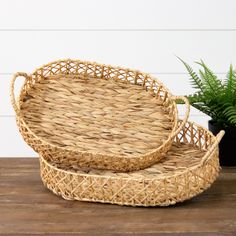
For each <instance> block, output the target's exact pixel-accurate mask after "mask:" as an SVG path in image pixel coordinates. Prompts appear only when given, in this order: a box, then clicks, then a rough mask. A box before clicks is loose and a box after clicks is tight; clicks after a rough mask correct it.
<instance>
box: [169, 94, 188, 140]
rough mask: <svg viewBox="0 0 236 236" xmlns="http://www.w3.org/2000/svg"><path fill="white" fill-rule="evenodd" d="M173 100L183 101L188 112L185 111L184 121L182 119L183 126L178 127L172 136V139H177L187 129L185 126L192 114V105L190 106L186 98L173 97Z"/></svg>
mask: <svg viewBox="0 0 236 236" xmlns="http://www.w3.org/2000/svg"><path fill="white" fill-rule="evenodd" d="M172 99H173V100H175V101H176V100H183V102H184V103H185V105H186V111H185V115H184V119H182V122H181V124H180V125H179V126H178V128H177V129H176V130H175V131H174V132H173V134H172V137H175V136H176V135H178V134H179V132H180V131H181V130H182V129H183V128H184V127H185V124H186V123H187V121H188V117H189V113H190V104H189V101H188V99H187V98H186V97H184V96H173V97H172Z"/></svg>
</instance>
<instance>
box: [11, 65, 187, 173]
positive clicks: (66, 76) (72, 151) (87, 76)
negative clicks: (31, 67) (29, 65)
mask: <svg viewBox="0 0 236 236" xmlns="http://www.w3.org/2000/svg"><path fill="white" fill-rule="evenodd" d="M18 76H24V77H25V78H26V80H25V83H24V86H23V88H22V90H21V93H20V97H19V102H18V103H17V102H16V101H15V96H14V82H15V80H16V78H17V77H18ZM75 80H77V81H85V82H86V80H87V81H88V80H89V83H90V82H91V81H97V84H95V83H94V84H93V83H92V84H90V86H91V87H90V90H92V86H94V87H96V86H97V87H98V85H99V84H102V86H103V87H105V86H104V82H106V81H107V84H108V82H109V86H110V85H112V83H114V84H116V86H117V84H121V85H122V86H124V87H126V88H128V89H129V88H135V91H136V93H137V94H136V95H138V93H140V94H142V93H143V91H146V93H147V92H148V93H147V94H148V96H150V95H151V96H150V98H152V99H154V98H155V100H156V101H155V103H156V106H158V105H159V106H160V105H161V107H162V108H163V110H162V112H163V113H158V112H156V113H154V114H156V117H155V115H154V116H153V120H151V121H150V126H147V127H145V129H140V130H141V131H140V132H142V133H141V134H142V135H140V140H136V139H129V140H126V142H124V140H122V144H123V145H124V147H122V148H123V149H122V150H118V148H119V147H121V146H122V144H121V143H117V140H118V141H119V138H117V139H116V143H115V144H113V146H112V143H109V146H111V149H110V150H108V148H107V146H106V145H107V144H104V146H101V145H97V144H96V142H94V143H92V141H91V142H90V143H89V141H88V142H87V146H86V142H84V139H83V140H82V141H81V142H80V143H79V144H77V145H78V146H76V145H74V144H73V145H74V146H73V145H72V144H71V143H73V142H75V138H74V136H76V135H77V133H75V132H73V130H72V129H73V128H74V126H73V125H71V127H72V129H71V128H70V129H68V130H67V132H64V133H63V135H62V136H60V134H61V133H62V132H61V131H60V130H59V127H63V116H62V115H61V114H60V113H59V112H57V113H54V114H53V113H52V116H49V115H48V116H47V117H46V119H47V120H48V121H49V122H48V123H47V127H46V128H47V130H46V132H47V133H48V134H49V136H50V135H51V137H52V139H48V138H47V137H46V136H45V135H44V134H43V128H44V130H45V127H44V126H43V125H42V123H40V120H38V119H37V117H38V115H39V114H40V113H39V114H37V111H40V108H41V107H42V106H44V109H45V107H46V105H45V104H46V102H47V103H48V104H49V106H48V107H49V108H48V109H52V108H53V107H56V105H57V104H58V105H59V106H64V105H65V104H66V101H67V100H66V99H67V98H68V97H69V96H68V94H69V95H71V94H73V93H75V91H77V90H76V89H75V88H73V87H74V86H75V85H76V83H73V81H75ZM48 82H50V83H48ZM105 84H106V83H105ZM44 85H45V86H44ZM46 85H47V86H48V88H50V89H49V90H48V91H49V92H48V94H51V95H52V96H45V97H44V96H43V93H38V94H37V93H36V92H35V91H36V89H38V91H40V92H41V91H43V89H45V88H46ZM121 85H119V86H121ZM69 86H71V87H69ZM100 88H101V86H100V87H98V89H100ZM112 88H114V86H113V87H112ZM53 89H54V90H56V92H57V93H59V95H60V97H59V98H60V99H53V94H54V93H53V92H52V91H53ZM118 89H119V88H118ZM128 89H127V90H128ZM140 90H142V91H140ZM45 91H46V90H45ZM106 91H108V90H106ZM128 91H129V90H128ZM130 91H131V90H130ZM137 91H138V92H137ZM34 92H35V93H34ZM110 94H111V93H109V95H110ZM124 94H125V93H124ZM124 94H123V95H124ZM34 95H35V97H36V98H37V99H38V100H37V99H35V100H34V102H38V101H40V103H38V104H37V103H36V104H35V103H32V104H31V105H29V104H27V101H33V99H32V97H34ZM76 95H78V93H76ZM131 95H135V94H132V93H131ZM11 97H12V104H13V107H14V109H15V111H16V118H17V124H18V126H19V130H20V132H21V134H22V136H23V138H24V139H25V141H26V142H27V143H28V144H29V145H30V146H31V147H32V148H33V149H34V150H35V151H36V152H38V153H39V154H40V155H42V156H44V157H45V158H47V160H51V161H56V162H57V163H60V164H68V165H71V166H72V165H75V166H79V167H92V168H98V169H113V170H119V171H132V170H139V169H144V168H146V167H148V166H150V165H152V164H154V163H156V162H157V161H159V160H161V159H162V158H163V157H164V155H165V153H166V152H167V151H168V150H169V149H170V147H171V145H172V142H173V140H174V137H175V136H176V134H177V133H179V131H180V129H181V128H182V127H183V126H184V124H185V123H186V121H187V118H188V115H189V106H187V109H186V115H185V118H184V120H183V122H182V124H181V125H180V127H178V125H177V120H178V111H177V108H176V104H175V99H177V98H178V97H173V96H172V95H171V93H170V92H169V91H168V90H167V89H166V88H165V86H164V85H163V84H162V83H160V82H159V81H157V80H155V79H153V78H152V77H151V76H150V75H148V74H145V73H141V72H139V71H135V70H130V69H123V68H119V67H112V66H107V65H101V64H97V63H90V62H83V61H75V60H61V61H56V62H53V63H49V64H47V65H44V66H42V67H40V68H39V69H36V70H35V72H34V73H33V74H31V75H27V74H25V73H17V74H16V75H15V76H14V78H13V80H12V86H11ZM76 97H78V96H76ZM130 97H132V96H130V95H129V96H127V97H125V96H123V97H122V99H123V100H122V101H126V100H127V101H126V104H124V107H127V104H129V103H131V102H130V101H133V100H131V98H130ZM141 97H145V96H144V95H143V94H142V96H141ZM62 98H63V99H64V100H63V102H62ZM114 98H116V99H111V100H112V101H113V100H114V104H113V105H117V104H119V103H118V102H117V101H119V100H118V98H117V97H114ZM126 98H127V99H126ZM132 99H133V98H132ZM135 99H136V100H137V96H136V98H135ZM181 99H183V100H184V101H185V103H186V104H187V105H188V101H187V99H185V98H181ZM49 100H50V103H49ZM150 100H151V99H150ZM45 101H46V102H45ZM67 103H70V100H68V102H67ZM72 103H73V102H72ZM115 103H116V104H115ZM74 104H76V103H74ZM100 104H101V103H100ZM100 104H98V103H97V106H99V105H100ZM136 105H137V104H135V106H136ZM50 106H51V108H50ZM104 106H105V107H106V106H107V104H105V105H104ZM27 109H28V110H29V111H30V112H27ZM132 109H134V108H132ZM145 109H146V110H145V112H146V111H148V109H149V111H150V110H153V109H154V110H155V107H154V102H153V101H152V102H151V101H150V102H149V103H148V106H146V108H145ZM77 110H78V109H76V106H75V107H74V109H73V111H75V112H74V113H73V112H70V114H69V116H70V117H68V119H67V120H65V122H64V123H66V124H68V123H69V122H71V123H72V124H75V123H76V122H77V124H80V123H81V122H80V121H79V120H78V119H77V118H76V119H77V120H76V121H75V120H73V117H75V115H76V111H77ZM91 110H92V109H90V110H89V111H91ZM120 111H122V109H121V110H120ZM108 113H109V112H108ZM136 113H137V112H136ZM45 114H49V113H46V112H45V113H43V115H44V118H45ZM94 114H95V116H96V114H99V112H98V113H96V112H95V113H94ZM40 115H42V113H41V114H40ZM77 115H78V114H77ZM79 115H80V116H81V114H79ZM152 115H153V114H152ZM158 115H159V121H158ZM165 116H166V117H165ZM77 117H79V116H77ZM150 117H151V116H150V113H147V114H146V117H145V116H144V118H143V123H145V122H146V123H147V118H148V119H150ZM54 118H55V120H56V122H59V123H60V125H58V126H57V127H55V126H53V125H52V122H53V119H54ZM134 118H135V117H132V116H131V117H130V120H129V122H130V121H131V120H132V121H133V124H134V123H135V119H134ZM167 118H168V119H167ZM32 119H34V123H32V124H31V125H30V124H29V122H28V123H27V121H28V120H32ZM96 119H98V118H97V117H96ZM103 120H104V119H103ZM103 120H102V119H101V121H103ZM120 120H122V119H120ZM138 120H140V121H142V119H141V118H140V117H139V118H138ZM165 120H166V121H168V122H169V123H168V122H167V123H168V124H167V125H166V126H165V125H164V123H165V122H164V121H165ZM148 121H149V120H148ZM56 122H55V123H56ZM106 122H107V123H105V124H103V123H101V124H102V125H103V126H104V125H107V124H108V123H109V122H108V121H106ZM155 122H156V123H157V124H156V123H155ZM158 122H159V123H158ZM129 124H130V123H129ZM129 124H128V125H129ZM154 124H155V125H156V126H157V127H158V125H159V128H160V127H162V131H161V132H159V134H160V133H161V135H160V137H159V141H161V142H154V140H158V136H155V132H157V130H155V129H154ZM122 125H124V123H122ZM86 126H87V127H88V126H89V124H86ZM86 126H84V127H86ZM34 127H35V128H34ZM65 127H66V125H65ZM68 127H69V126H67V127H66V128H68ZM81 127H82V126H80V128H81ZM107 127H108V128H109V126H107ZM141 128H142V127H141ZM109 130H110V129H109ZM135 130H137V129H135ZM143 130H145V132H146V133H145V132H143ZM56 131H58V133H56ZM82 131H83V133H84V134H86V137H85V138H87V140H88V139H91V138H92V136H93V135H91V134H94V137H95V136H96V135H97V133H99V132H100V130H98V132H97V133H94V130H92V129H90V130H87V131H86V130H82V129H81V132H82ZM115 131H116V130H115ZM131 131H132V130H131ZM89 132H90V133H91V134H90V133H89ZM126 132H127V133H126V136H129V133H128V129H126ZM147 132H149V133H150V132H152V133H151V134H150V136H148V135H147ZM73 133H74V134H73ZM119 134H121V132H120V130H119ZM130 134H132V132H130ZM73 135H74V136H73ZM88 135H90V136H89V137H88ZM109 135H110V134H109ZM109 135H107V134H105V135H104V136H105V141H107V142H110V140H109ZM145 135H146V136H145ZM84 136H85V135H84ZM130 136H132V135H130ZM151 136H152V139H153V141H152V139H151ZM133 137H136V138H137V137H138V134H136V133H135V134H134V135H133ZM143 137H145V138H146V140H145V139H143ZM147 137H149V138H147ZM60 140H61V142H60ZM68 140H69V141H68ZM70 140H72V141H71V142H70ZM59 142H60V143H59ZM66 142H67V143H66ZM68 142H70V143H69V145H68ZM99 142H100V140H99ZM139 142H140V143H139ZM141 142H142V143H141ZM81 143H82V144H84V145H85V148H84V149H82V148H81V147H82V144H81ZM145 143H146V144H145ZM147 144H150V145H151V144H152V148H149V149H148V148H147V146H145V145H147ZM96 146H98V147H97V150H96ZM76 147H80V148H76ZM88 147H89V148H88ZM154 147H155V148H154ZM88 149H89V150H88ZM86 150H87V151H86ZM101 150H107V151H106V152H103V151H101ZM144 150H148V151H147V152H144ZM135 152H136V153H135Z"/></svg>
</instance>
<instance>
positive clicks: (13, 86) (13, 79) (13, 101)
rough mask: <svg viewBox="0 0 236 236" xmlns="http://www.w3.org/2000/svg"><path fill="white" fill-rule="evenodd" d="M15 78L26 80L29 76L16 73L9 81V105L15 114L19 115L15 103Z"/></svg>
mask: <svg viewBox="0 0 236 236" xmlns="http://www.w3.org/2000/svg"><path fill="white" fill-rule="evenodd" d="M17 77H24V78H25V79H27V78H28V77H29V76H28V75H27V74H26V73H24V72H17V73H16V74H14V76H13V78H12V80H11V86H10V95H11V103H12V106H13V108H14V110H15V112H16V114H17V115H19V114H20V109H19V107H18V105H17V101H16V97H15V81H16V79H17Z"/></svg>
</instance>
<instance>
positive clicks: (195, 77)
mask: <svg viewBox="0 0 236 236" xmlns="http://www.w3.org/2000/svg"><path fill="white" fill-rule="evenodd" d="M177 58H178V59H179V60H180V61H181V62H182V63H183V64H184V66H185V68H186V69H187V71H188V73H189V75H190V76H191V77H190V79H191V84H192V86H193V87H194V88H195V89H198V90H200V91H201V92H203V90H204V86H203V83H202V81H201V79H200V78H199V77H198V75H197V74H196V73H195V72H194V71H193V69H192V68H191V66H189V65H188V64H187V63H186V62H185V61H183V60H182V59H181V58H179V57H177Z"/></svg>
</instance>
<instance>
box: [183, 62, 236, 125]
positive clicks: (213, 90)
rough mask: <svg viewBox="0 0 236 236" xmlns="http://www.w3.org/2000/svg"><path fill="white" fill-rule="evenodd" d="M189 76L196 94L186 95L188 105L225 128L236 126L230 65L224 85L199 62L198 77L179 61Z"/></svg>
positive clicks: (235, 78)
mask: <svg viewBox="0 0 236 236" xmlns="http://www.w3.org/2000/svg"><path fill="white" fill-rule="evenodd" d="M179 59H180V58H179ZM180 60H181V61H182V63H183V64H184V66H185V67H186V69H187V71H188V73H189V74H190V76H191V78H190V79H191V82H192V84H193V86H194V88H196V89H197V92H196V93H195V94H193V95H188V96H187V97H188V99H189V102H190V104H191V105H192V106H193V107H195V108H196V109H198V110H200V111H202V112H203V113H205V114H206V115H209V116H210V117H211V118H212V119H213V120H214V121H215V122H216V123H218V124H221V125H223V126H225V127H228V126H236V71H234V70H233V66H232V65H230V69H229V72H228V74H227V80H225V81H224V83H223V82H222V81H221V80H220V79H218V78H217V76H216V75H215V74H214V73H213V72H212V71H211V70H210V69H209V68H208V67H207V66H206V64H205V63H204V62H203V61H202V60H201V61H200V62H196V63H197V64H198V65H200V66H201V69H200V70H199V75H200V77H199V76H198V75H197V74H196V73H195V72H194V71H193V70H192V68H191V67H190V66H189V65H188V64H187V63H185V62H184V61H183V60H182V59H180Z"/></svg>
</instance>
